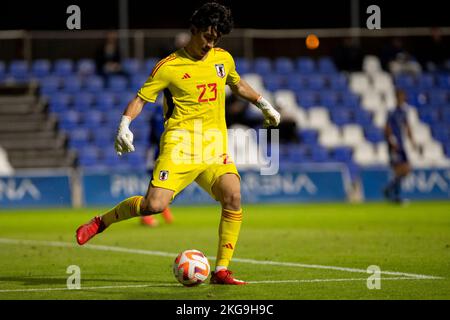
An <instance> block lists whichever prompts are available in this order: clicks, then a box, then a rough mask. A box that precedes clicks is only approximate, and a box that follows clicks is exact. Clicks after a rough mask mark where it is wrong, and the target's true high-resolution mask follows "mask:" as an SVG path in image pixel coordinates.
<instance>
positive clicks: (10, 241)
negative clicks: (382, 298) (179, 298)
mask: <svg viewBox="0 0 450 320" xmlns="http://www.w3.org/2000/svg"><path fill="white" fill-rule="evenodd" d="M0 243H4V244H23V245H38V246H50V247H65V248H80V249H83V248H84V249H92V250H101V251H114V252H125V253H135V254H143V255H152V256H161V257H170V258H173V257H176V256H177V253H170V252H163V251H151V250H144V249H130V248H122V247H112V246H104V245H92V244H91V245H89V244H87V245H84V246H83V247H80V246H78V245H76V244H73V243H69V242H60V241H40V240H21V239H8V238H0ZM208 259H210V260H215V257H208ZM233 262H241V263H250V264H258V265H273V266H283V267H298V268H311V269H325V270H335V271H344V272H354V273H367V270H365V269H357V268H345V267H336V266H324V265H317V264H304V263H296V262H280V261H265V260H253V259H241V258H233ZM380 273H381V274H384V275H392V276H403V277H410V278H416V279H443V278H442V277H438V276H429V275H423V274H415V273H406V272H396V271H381V272H380Z"/></svg>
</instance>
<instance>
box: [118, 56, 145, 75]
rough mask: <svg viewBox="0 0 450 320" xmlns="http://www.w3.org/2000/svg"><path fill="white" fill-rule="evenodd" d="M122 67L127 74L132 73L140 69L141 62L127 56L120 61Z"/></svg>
mask: <svg viewBox="0 0 450 320" xmlns="http://www.w3.org/2000/svg"><path fill="white" fill-rule="evenodd" d="M122 68H123V71H125V72H126V73H127V74H129V75H133V74H136V73H138V72H140V71H141V69H142V64H141V61H140V60H139V59H136V58H127V59H124V60H123V61H122Z"/></svg>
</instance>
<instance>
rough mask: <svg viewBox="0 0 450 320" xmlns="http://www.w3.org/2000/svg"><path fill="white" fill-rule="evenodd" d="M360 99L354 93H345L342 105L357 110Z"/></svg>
mask: <svg viewBox="0 0 450 320" xmlns="http://www.w3.org/2000/svg"><path fill="white" fill-rule="evenodd" d="M359 102H360V97H359V96H357V95H355V94H354V93H351V92H349V93H347V94H344V95H342V105H343V106H345V107H347V108H351V109H357V108H359V107H360V104H359Z"/></svg>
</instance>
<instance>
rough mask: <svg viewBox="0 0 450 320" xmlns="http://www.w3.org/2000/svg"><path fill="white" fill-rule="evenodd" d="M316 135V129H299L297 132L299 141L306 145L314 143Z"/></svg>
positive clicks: (315, 142)
mask: <svg viewBox="0 0 450 320" xmlns="http://www.w3.org/2000/svg"><path fill="white" fill-rule="evenodd" d="M318 136H319V134H318V132H317V130H312V129H311V130H300V132H299V138H300V140H301V142H302V143H303V144H307V145H316V144H317V139H318Z"/></svg>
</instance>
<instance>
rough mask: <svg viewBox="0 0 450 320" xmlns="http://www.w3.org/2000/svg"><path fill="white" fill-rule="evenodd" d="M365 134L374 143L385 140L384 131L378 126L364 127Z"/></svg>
mask: <svg viewBox="0 0 450 320" xmlns="http://www.w3.org/2000/svg"><path fill="white" fill-rule="evenodd" d="M364 134H365V138H366V140H367V141H369V142H372V143H379V142H382V141H384V135H383V131H382V130H381V129H379V128H377V127H374V126H373V125H372V126H368V127H364Z"/></svg>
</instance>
